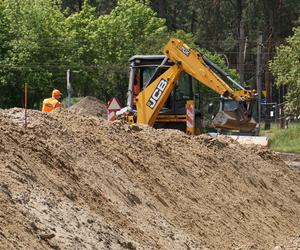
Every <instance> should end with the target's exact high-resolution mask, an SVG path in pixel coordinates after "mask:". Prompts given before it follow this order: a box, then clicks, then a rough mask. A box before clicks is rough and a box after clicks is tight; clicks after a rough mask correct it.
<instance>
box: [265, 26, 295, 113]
mask: <svg viewBox="0 0 300 250" xmlns="http://www.w3.org/2000/svg"><path fill="white" fill-rule="evenodd" d="M270 68H271V71H272V72H273V74H274V75H275V77H276V83H277V85H279V86H287V88H288V93H287V95H286V96H285V97H286V100H287V102H288V105H287V111H288V112H289V113H290V114H295V115H299V114H300V26H299V27H297V28H295V29H294V35H293V36H292V37H290V38H288V39H287V45H281V46H279V47H277V50H276V56H275V58H274V60H273V61H272V62H271V63H270Z"/></svg>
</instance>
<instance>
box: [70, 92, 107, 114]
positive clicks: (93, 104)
mask: <svg viewBox="0 0 300 250" xmlns="http://www.w3.org/2000/svg"><path fill="white" fill-rule="evenodd" d="M69 109H70V110H72V111H74V112H76V113H78V114H80V115H86V116H96V117H102V118H104V119H106V118H107V107H106V105H105V104H104V103H102V102H100V101H99V100H98V99H97V98H96V97H93V96H86V97H84V98H82V99H81V100H80V101H79V102H77V103H75V104H74V105H72V106H71V107H70V108H69Z"/></svg>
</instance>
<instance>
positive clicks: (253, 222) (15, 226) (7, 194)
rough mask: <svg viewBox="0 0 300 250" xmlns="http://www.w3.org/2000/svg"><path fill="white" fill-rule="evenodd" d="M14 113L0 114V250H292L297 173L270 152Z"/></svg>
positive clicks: (298, 227)
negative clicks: (23, 120)
mask: <svg viewBox="0 0 300 250" xmlns="http://www.w3.org/2000/svg"><path fill="white" fill-rule="evenodd" d="M22 112H23V111H22V110H21V109H14V110H2V111H0V180H1V181H0V203H1V210H0V218H1V219H0V246H1V247H0V248H1V249H207V248H208V249H273V248H274V247H275V246H276V248H277V249H281V248H280V247H281V246H286V247H291V248H288V249H298V248H297V244H298V243H299V242H300V241H299V232H300V224H299V221H300V171H297V170H296V169H294V168H289V167H288V166H287V165H286V164H285V163H284V162H283V161H281V160H280V159H279V158H278V156H277V155H276V154H274V153H272V152H271V151H268V150H260V149H258V148H256V147H247V148H245V147H243V146H241V145H239V144H237V143H235V142H234V141H232V140H229V139H227V138H220V139H212V138H209V137H206V136H197V137H189V136H187V135H185V134H183V133H181V132H179V131H174V130H154V129H152V128H148V127H137V126H128V125H125V124H123V123H120V122H115V123H108V122H107V121H105V120H101V119H100V120H99V119H97V118H94V117H84V116H79V115H76V114H74V113H73V112H70V111H68V110H64V111H61V112H56V113H50V114H44V113H41V112H39V111H30V112H29V117H30V119H29V121H30V123H29V125H28V129H27V130H26V131H25V130H24V128H23V125H22V124H21V123H20V122H19V121H20V119H21V118H22ZM298 246H299V245H298Z"/></svg>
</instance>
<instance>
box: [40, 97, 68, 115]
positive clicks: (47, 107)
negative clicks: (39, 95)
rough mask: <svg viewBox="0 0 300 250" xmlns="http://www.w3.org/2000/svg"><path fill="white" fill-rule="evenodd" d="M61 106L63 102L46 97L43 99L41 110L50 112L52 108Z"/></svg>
mask: <svg viewBox="0 0 300 250" xmlns="http://www.w3.org/2000/svg"><path fill="white" fill-rule="evenodd" d="M62 106H63V104H62V103H61V102H59V101H58V100H57V99H55V98H47V99H44V101H43V108H42V111H43V112H51V111H52V110H54V109H56V108H60V107H62Z"/></svg>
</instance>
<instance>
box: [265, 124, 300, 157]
mask: <svg viewBox="0 0 300 250" xmlns="http://www.w3.org/2000/svg"><path fill="white" fill-rule="evenodd" d="M261 134H262V135H264V136H267V137H268V138H269V146H270V148H271V149H273V150H275V151H279V152H291V153H292V152H293V153H300V124H299V123H291V124H289V127H288V128H287V129H280V128H278V127H276V125H275V124H272V126H271V129H270V130H267V131H261Z"/></svg>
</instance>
